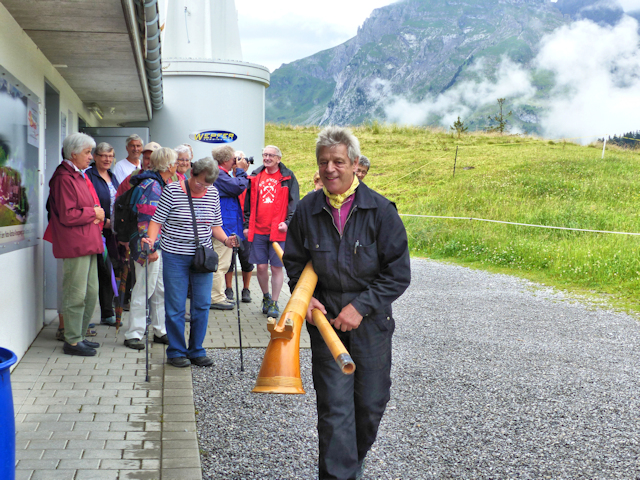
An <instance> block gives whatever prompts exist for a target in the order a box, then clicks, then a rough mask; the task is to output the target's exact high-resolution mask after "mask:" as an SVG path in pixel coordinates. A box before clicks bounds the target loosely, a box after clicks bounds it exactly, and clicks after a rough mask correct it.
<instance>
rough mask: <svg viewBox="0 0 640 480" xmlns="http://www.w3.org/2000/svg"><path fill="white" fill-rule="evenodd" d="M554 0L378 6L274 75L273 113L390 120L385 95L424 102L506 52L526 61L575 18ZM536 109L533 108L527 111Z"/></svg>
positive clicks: (336, 120)
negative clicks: (344, 34) (351, 33)
mask: <svg viewBox="0 0 640 480" xmlns="http://www.w3.org/2000/svg"><path fill="white" fill-rule="evenodd" d="M569 18H570V16H569V15H567V14H563V13H562V12H561V11H560V10H559V9H558V8H557V7H556V6H555V5H554V4H553V3H551V2H550V1H548V0H447V1H445V0H403V1H400V2H398V3H394V4H391V5H389V6H387V7H384V8H380V9H377V10H374V11H373V13H372V14H371V16H370V17H369V18H368V19H367V20H366V21H365V22H364V24H363V25H362V27H361V28H360V29H359V30H358V34H357V35H356V36H355V37H354V38H352V39H351V40H349V41H347V42H345V43H344V44H342V45H339V46H337V47H335V48H332V49H329V50H325V51H322V52H319V53H317V54H315V55H312V56H310V57H307V58H304V59H301V60H298V61H295V62H292V63H290V64H285V65H283V66H282V67H281V68H279V69H277V70H276V71H275V72H274V73H273V74H272V76H271V87H270V88H269V89H268V90H267V108H266V112H267V120H268V121H272V122H284V123H293V124H321V125H323V124H357V123H361V122H363V121H367V120H372V119H376V118H377V119H380V120H385V119H386V118H385V117H386V114H385V109H384V106H385V102H386V100H387V99H388V98H389V97H391V96H401V97H402V98H405V99H407V100H408V101H411V102H420V101H421V100H422V99H424V98H425V97H427V96H432V97H433V96H435V95H438V94H440V93H442V92H445V91H447V89H449V88H451V87H452V86H454V85H455V84H456V83H458V82H461V81H464V80H467V79H472V78H474V77H475V76H478V75H479V74H486V75H489V76H490V75H493V74H495V69H496V67H497V65H498V63H499V62H500V60H501V59H502V58H505V57H508V58H509V59H511V60H512V61H513V62H515V63H517V64H522V65H527V64H528V63H529V62H530V61H531V59H533V57H534V56H535V54H536V51H537V48H538V43H539V41H540V38H541V37H542V36H543V35H545V34H547V33H549V32H551V31H552V30H554V29H556V28H557V27H558V26H560V25H562V24H564V23H566V22H567V21H569ZM521 115H524V116H525V117H526V115H533V117H531V119H532V120H533V121H535V112H527V111H526V108H525V111H523V112H521Z"/></svg>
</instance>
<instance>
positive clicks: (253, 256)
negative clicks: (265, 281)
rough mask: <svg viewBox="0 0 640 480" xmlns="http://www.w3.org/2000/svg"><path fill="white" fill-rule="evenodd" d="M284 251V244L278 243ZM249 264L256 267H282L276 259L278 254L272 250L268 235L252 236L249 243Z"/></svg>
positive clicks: (278, 259)
mask: <svg viewBox="0 0 640 480" xmlns="http://www.w3.org/2000/svg"><path fill="white" fill-rule="evenodd" d="M278 244H279V245H280V246H281V247H282V249H283V250H284V242H278ZM249 262H251V263H254V264H256V265H264V264H266V263H269V264H271V266H272V267H282V266H284V265H282V262H281V261H280V258H278V254H277V253H276V251H275V250H274V249H273V246H272V245H271V241H270V240H269V235H258V234H256V235H254V236H253V242H251V253H249Z"/></svg>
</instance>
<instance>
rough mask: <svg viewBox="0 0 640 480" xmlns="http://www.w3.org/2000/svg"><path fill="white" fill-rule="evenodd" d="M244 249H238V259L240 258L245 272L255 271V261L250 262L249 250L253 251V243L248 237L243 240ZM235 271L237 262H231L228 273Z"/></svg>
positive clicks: (241, 266)
mask: <svg viewBox="0 0 640 480" xmlns="http://www.w3.org/2000/svg"><path fill="white" fill-rule="evenodd" d="M242 246H243V248H242V250H240V249H238V259H239V260H240V268H241V269H242V272H243V273H248V272H253V263H251V262H249V252H250V251H251V244H250V243H249V240H247V239H246V238H245V239H244V240H242ZM233 271H235V264H234V263H233V262H231V265H229V270H228V271H227V273H231V272H233Z"/></svg>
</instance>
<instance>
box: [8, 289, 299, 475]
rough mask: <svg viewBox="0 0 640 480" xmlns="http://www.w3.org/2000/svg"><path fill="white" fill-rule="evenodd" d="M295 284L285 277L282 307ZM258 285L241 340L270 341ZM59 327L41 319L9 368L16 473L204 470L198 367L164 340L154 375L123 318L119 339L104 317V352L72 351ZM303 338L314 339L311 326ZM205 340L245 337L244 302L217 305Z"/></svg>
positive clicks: (216, 343) (153, 361)
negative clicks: (172, 361)
mask: <svg viewBox="0 0 640 480" xmlns="http://www.w3.org/2000/svg"><path fill="white" fill-rule="evenodd" d="M288 293H289V289H288V287H287V286H286V285H285V287H284V288H283V292H282V294H281V296H280V301H279V302H278V303H279V305H280V308H281V309H282V308H283V307H284V306H285V305H286V302H287V301H288V300H289V294H288ZM251 295H252V300H253V301H252V303H249V304H247V303H241V304H240V322H241V325H242V345H243V348H251V347H266V346H267V344H268V343H269V334H268V332H267V328H266V316H265V315H263V314H262V311H261V300H262V294H261V293H260V288H259V286H258V282H257V280H256V278H255V277H253V278H252V280H251ZM48 313H49V315H55V312H48ZM97 315H98V316H97V317H95V318H97V320H98V321H99V312H98V314H97ZM125 325H126V317H125ZM57 327H58V322H57V320H55V321H53V322H52V323H51V324H50V325H48V326H46V327H45V328H43V329H42V331H41V332H40V334H39V335H38V337H37V338H36V340H35V341H34V342H33V344H32V345H31V347H30V348H29V350H28V351H27V353H26V354H25V355H24V357H23V358H22V359H21V360H20V362H19V363H18V365H17V366H16V368H15V369H14V370H13V372H12V374H11V383H12V389H13V399H14V408H15V422H16V479H17V480H23V479H28V480H38V479H46V480H55V479H69V480H83V479H90V480H102V479H109V480H111V479H113V480H115V479H138V480H146V479H162V480H174V479H175V480H191V479H195V480H201V479H202V471H201V467H200V453H199V448H198V438H197V433H196V423H195V410H194V405H193V387H192V381H191V368H182V369H180V368H174V367H172V366H169V365H166V364H165V361H166V359H165V346H164V345H161V344H153V343H152V342H150V347H151V348H150V349H149V362H150V370H149V382H146V381H145V378H146V363H145V351H144V350H142V351H139V352H138V351H135V350H131V349H129V348H126V347H125V346H124V345H123V342H124V331H125V329H124V328H123V329H121V331H120V333H119V336H118V338H117V339H116V336H115V328H110V327H106V326H102V325H97V326H96V328H95V329H96V330H97V332H98V335H97V337H95V338H92V340H93V341H97V342H99V343H100V344H101V347H100V348H99V349H98V354H97V355H96V356H95V357H74V356H70V355H65V354H64V353H63V352H62V342H59V341H56V340H55V332H56V329H57ZM187 330H188V329H187ZM300 340H301V347H302V348H308V347H309V337H308V334H307V333H306V330H305V329H303V335H302V336H301V339H300ZM204 347H205V348H238V347H239V337H238V313H237V310H235V309H234V310H229V311H224V312H222V311H217V310H211V312H210V315H209V327H208V331H207V337H206V339H205V342H204ZM214 368H215V367H214Z"/></svg>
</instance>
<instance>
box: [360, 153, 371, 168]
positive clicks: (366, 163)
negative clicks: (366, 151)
mask: <svg viewBox="0 0 640 480" xmlns="http://www.w3.org/2000/svg"><path fill="white" fill-rule="evenodd" d="M358 164H359V165H362V166H363V167H364V168H366V169H367V170H369V168H370V167H371V162H370V161H369V159H368V158H367V157H365V156H364V155H360V160H358Z"/></svg>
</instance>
